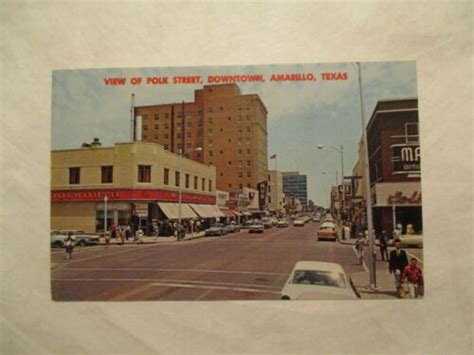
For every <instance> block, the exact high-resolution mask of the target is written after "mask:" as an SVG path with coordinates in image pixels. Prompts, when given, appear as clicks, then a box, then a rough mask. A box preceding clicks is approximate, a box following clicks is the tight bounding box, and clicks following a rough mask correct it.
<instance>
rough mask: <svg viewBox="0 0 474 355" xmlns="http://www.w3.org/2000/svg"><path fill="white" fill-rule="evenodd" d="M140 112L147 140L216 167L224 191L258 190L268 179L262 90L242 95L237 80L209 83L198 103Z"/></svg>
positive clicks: (197, 95) (137, 110)
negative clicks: (224, 82) (231, 82)
mask: <svg viewBox="0 0 474 355" xmlns="http://www.w3.org/2000/svg"><path fill="white" fill-rule="evenodd" d="M137 116H141V118H142V139H143V141H146V142H156V143H159V144H161V145H163V146H164V148H165V149H166V150H169V151H171V152H174V153H177V154H179V152H180V151H181V149H182V151H183V153H184V154H186V155H187V156H188V157H189V158H191V159H193V160H195V161H198V162H201V163H204V164H207V165H214V166H215V167H216V173H217V186H216V188H217V189H219V190H224V191H228V192H232V193H235V192H237V191H241V190H242V189H243V188H244V187H248V188H254V189H256V188H257V184H258V183H259V182H262V181H266V179H267V109H266V107H265V105H264V104H263V102H262V100H261V99H260V97H259V95H257V94H248V95H245V94H242V93H241V91H240V88H239V87H238V86H237V85H236V84H223V85H205V86H204V87H203V88H202V89H199V90H195V92H194V101H193V102H182V103H170V104H160V105H151V106H138V107H135V117H137ZM196 148H202V150H201V151H196V150H195V149H196Z"/></svg>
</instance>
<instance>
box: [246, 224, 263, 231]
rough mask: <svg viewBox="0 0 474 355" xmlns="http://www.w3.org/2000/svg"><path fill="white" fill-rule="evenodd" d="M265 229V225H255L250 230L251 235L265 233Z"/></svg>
mask: <svg viewBox="0 0 474 355" xmlns="http://www.w3.org/2000/svg"><path fill="white" fill-rule="evenodd" d="M264 229H265V227H264V226H263V224H260V223H254V224H252V225H251V226H250V228H249V233H263V231H264Z"/></svg>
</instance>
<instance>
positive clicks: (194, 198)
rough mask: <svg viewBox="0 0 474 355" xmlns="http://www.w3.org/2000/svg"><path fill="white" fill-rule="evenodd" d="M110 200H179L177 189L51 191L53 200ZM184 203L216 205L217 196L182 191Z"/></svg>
mask: <svg viewBox="0 0 474 355" xmlns="http://www.w3.org/2000/svg"><path fill="white" fill-rule="evenodd" d="M105 196H107V198H108V200H109V201H163V202H178V201H179V195H178V192H177V191H166V190H159V189H84V190H54V191H51V202H94V201H97V202H102V201H103V200H104V197H105ZM181 201H182V202H184V203H206V204H212V205H214V204H215V203H216V196H212V195H211V196H210V195H198V194H190V193H182V194H181Z"/></svg>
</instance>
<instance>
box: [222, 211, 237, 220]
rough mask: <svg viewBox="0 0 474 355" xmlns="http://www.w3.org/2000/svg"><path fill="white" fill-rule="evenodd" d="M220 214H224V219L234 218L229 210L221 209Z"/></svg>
mask: <svg viewBox="0 0 474 355" xmlns="http://www.w3.org/2000/svg"><path fill="white" fill-rule="evenodd" d="M221 212H222V213H223V214H224V216H226V217H231V218H233V217H235V214H234V213H232V211H231V210H223V209H221Z"/></svg>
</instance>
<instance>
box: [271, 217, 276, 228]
mask: <svg viewBox="0 0 474 355" xmlns="http://www.w3.org/2000/svg"><path fill="white" fill-rule="evenodd" d="M270 222H272V225H273V226H276V225H277V224H278V219H277V218H275V217H273V218H270Z"/></svg>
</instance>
